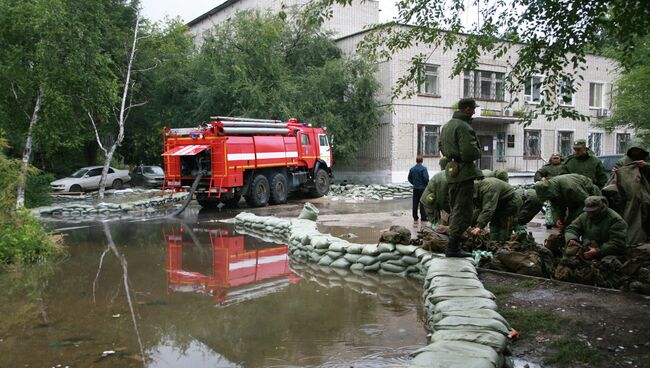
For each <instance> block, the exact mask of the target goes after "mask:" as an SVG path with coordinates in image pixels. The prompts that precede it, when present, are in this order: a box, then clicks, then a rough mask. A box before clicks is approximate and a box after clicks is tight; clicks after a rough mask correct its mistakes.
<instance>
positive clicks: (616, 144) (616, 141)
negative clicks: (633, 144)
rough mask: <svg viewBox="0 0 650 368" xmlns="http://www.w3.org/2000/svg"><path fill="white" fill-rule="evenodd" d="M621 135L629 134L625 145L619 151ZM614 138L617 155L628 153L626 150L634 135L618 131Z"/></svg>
mask: <svg viewBox="0 0 650 368" xmlns="http://www.w3.org/2000/svg"><path fill="white" fill-rule="evenodd" d="M619 136H627V140H626V141H625V144H624V145H623V148H622V152H619V139H618V137H619ZM614 138H615V140H614V144H615V147H614V150H615V152H616V154H617V155H624V154H626V153H627V150H626V148H627V144H628V143H630V140H631V139H632V135H631V134H630V133H625V132H624V133H616V136H615V137H614Z"/></svg>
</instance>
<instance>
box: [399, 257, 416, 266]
mask: <svg viewBox="0 0 650 368" xmlns="http://www.w3.org/2000/svg"><path fill="white" fill-rule="evenodd" d="M402 262H404V263H406V264H407V265H415V264H418V263H420V259H418V258H417V257H412V256H404V257H402Z"/></svg>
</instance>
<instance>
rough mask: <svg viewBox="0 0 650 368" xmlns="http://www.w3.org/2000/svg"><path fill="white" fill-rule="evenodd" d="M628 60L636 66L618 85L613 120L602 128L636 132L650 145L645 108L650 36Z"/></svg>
mask: <svg viewBox="0 0 650 368" xmlns="http://www.w3.org/2000/svg"><path fill="white" fill-rule="evenodd" d="M628 60H630V62H631V64H630V65H632V66H631V67H630V69H629V71H628V72H627V73H625V74H624V75H623V76H622V77H621V78H620V79H619V80H618V82H617V84H616V93H614V95H613V101H612V102H613V106H614V110H613V113H612V116H611V117H610V118H609V119H606V120H604V121H603V122H600V123H599V124H598V125H600V126H602V127H604V128H607V129H614V128H617V127H627V128H633V129H635V130H636V131H637V134H638V135H641V136H644V137H645V140H646V141H650V111H648V109H646V108H645V107H644V106H643V105H644V103H645V101H646V100H647V98H648V96H650V36H646V37H645V38H644V39H643V40H642V41H641V42H639V43H638V44H637V48H636V49H635V51H634V52H633V55H631V56H628Z"/></svg>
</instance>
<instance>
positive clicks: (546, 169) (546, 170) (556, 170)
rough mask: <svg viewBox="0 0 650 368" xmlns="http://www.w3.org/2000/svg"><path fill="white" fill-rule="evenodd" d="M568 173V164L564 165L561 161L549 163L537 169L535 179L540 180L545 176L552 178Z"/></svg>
mask: <svg viewBox="0 0 650 368" xmlns="http://www.w3.org/2000/svg"><path fill="white" fill-rule="evenodd" d="M568 173H569V170H567V168H566V166H564V165H562V164H561V163H560V164H557V165H553V164H551V163H548V164H546V165H544V166H542V168H541V169H539V170H537V172H535V181H540V180H542V179H544V178H547V179H550V178H553V177H556V176H559V175H564V174H568Z"/></svg>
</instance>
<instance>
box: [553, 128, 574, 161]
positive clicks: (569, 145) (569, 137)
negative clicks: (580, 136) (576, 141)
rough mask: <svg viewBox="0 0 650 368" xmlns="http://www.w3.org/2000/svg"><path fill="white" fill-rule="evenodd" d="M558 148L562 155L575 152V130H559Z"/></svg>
mask: <svg viewBox="0 0 650 368" xmlns="http://www.w3.org/2000/svg"><path fill="white" fill-rule="evenodd" d="M557 150H558V151H559V152H560V154H561V155H562V157H566V156H569V155H570V154H572V153H573V132H557Z"/></svg>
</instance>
